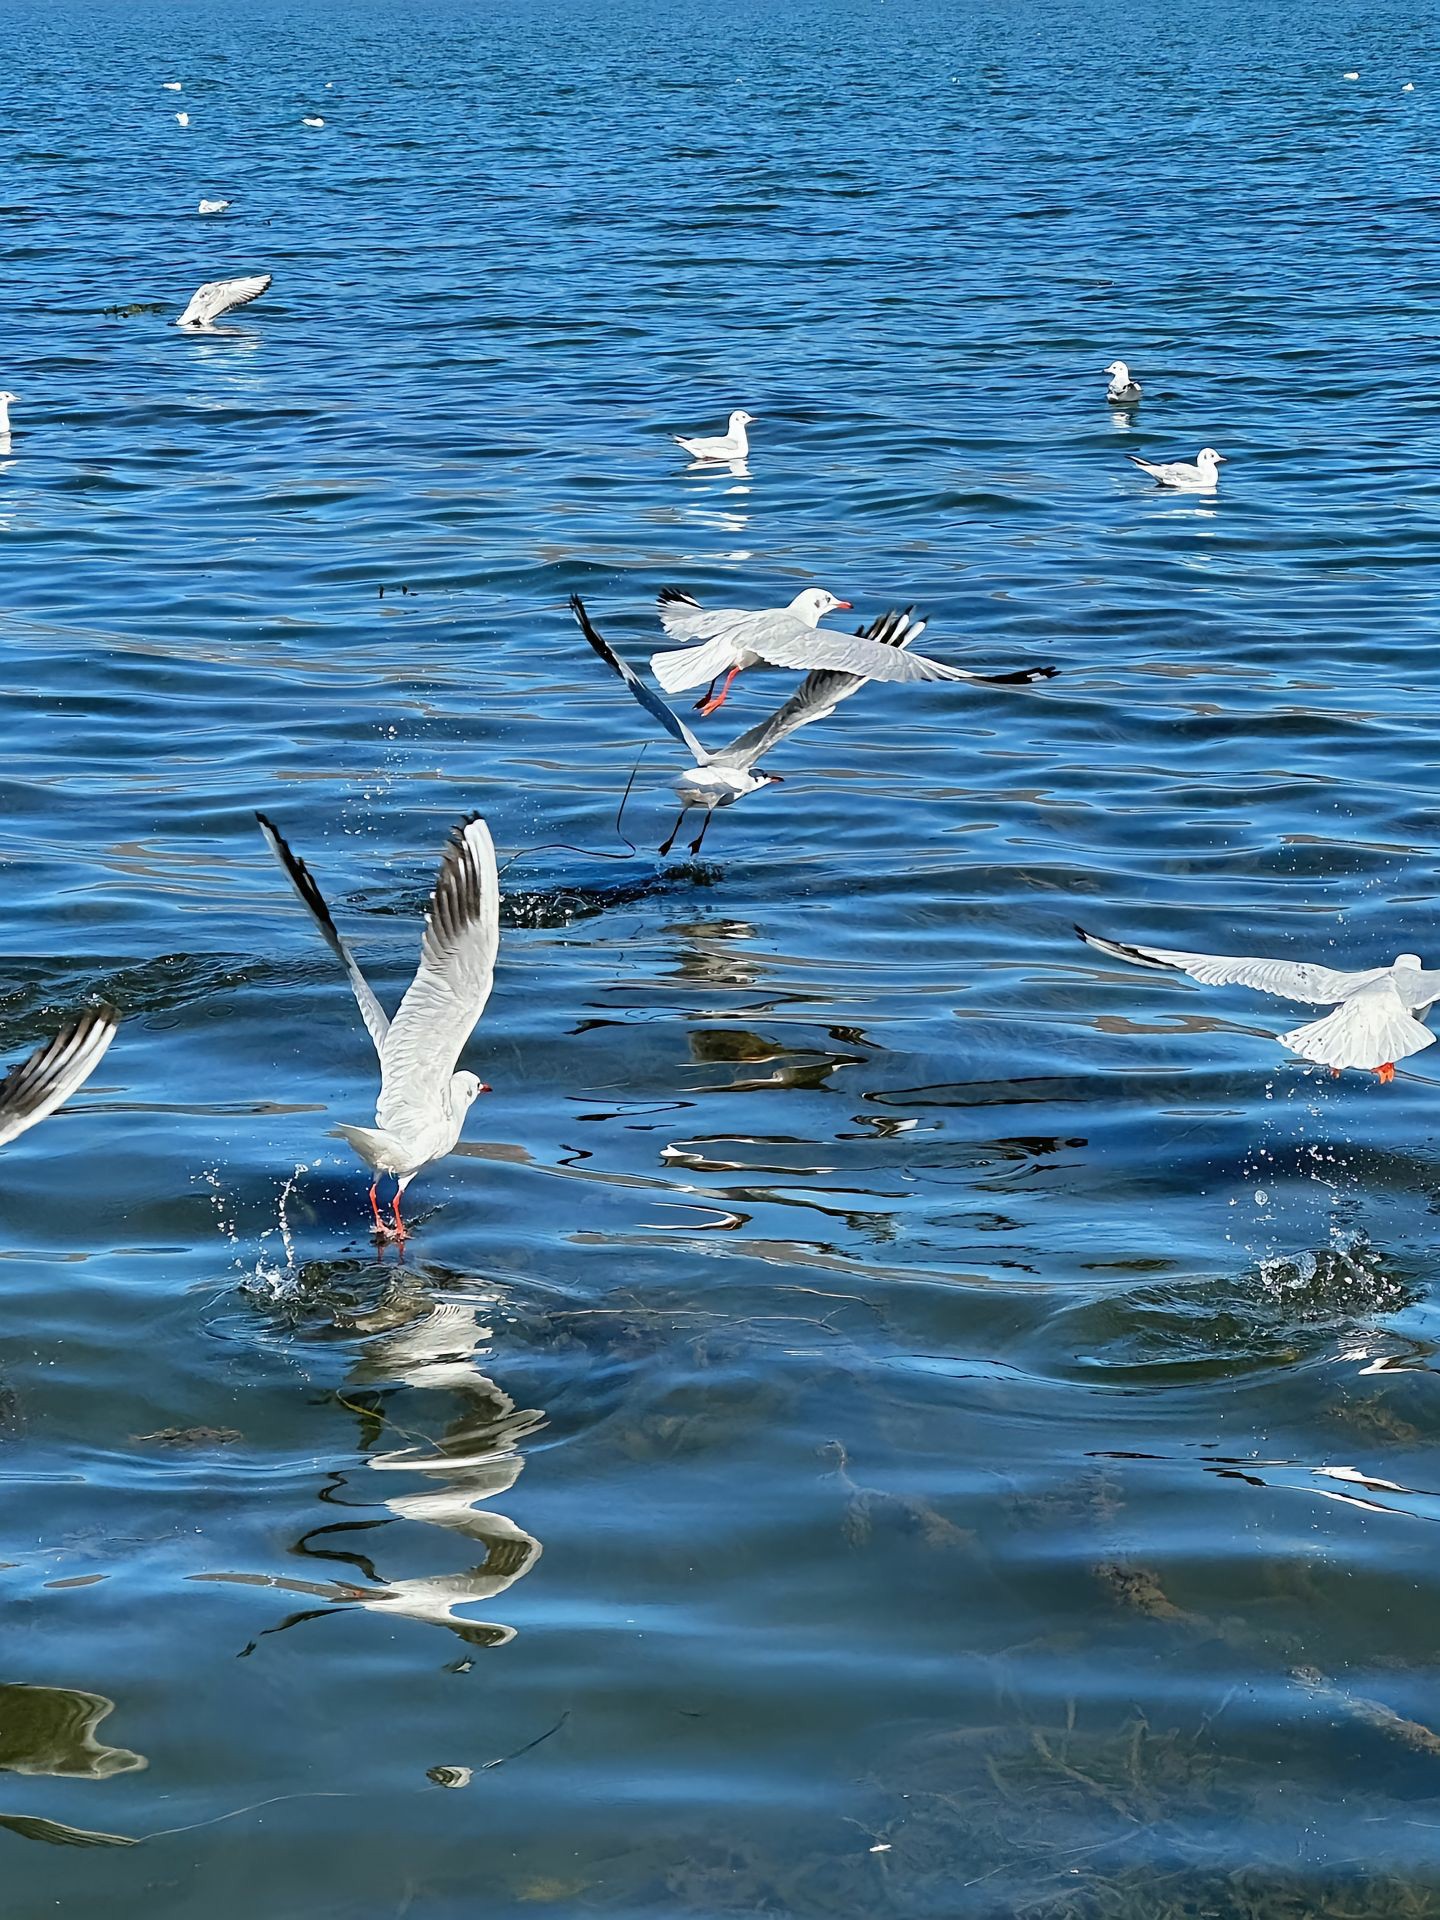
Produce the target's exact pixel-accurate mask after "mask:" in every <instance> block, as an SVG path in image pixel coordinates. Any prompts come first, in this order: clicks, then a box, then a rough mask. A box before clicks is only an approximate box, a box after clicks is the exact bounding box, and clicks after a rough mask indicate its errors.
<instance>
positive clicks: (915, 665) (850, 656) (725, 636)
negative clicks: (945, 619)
mask: <svg viewBox="0 0 1440 1920" xmlns="http://www.w3.org/2000/svg"><path fill="white" fill-rule="evenodd" d="M849 606H850V602H849V601H848V600H837V599H836V598H835V596H834V594H833V593H827V592H826V591H825V590H824V588H823V587H807V588H806V590H805V592H804V593H797V594H796V596H795V598H794V599H793V600H792V601H791V602H790V604H789V606H788V607H767V608H766V609H765V610H764V611H763V612H760V613H749V612H746V611H745V610H744V609H743V608H741V607H722V608H717V609H716V610H715V612H713V613H707V612H706V610H705V609H704V608H703V607H702V606H701V605H700V602H699V601H698V600H695V599H692V597H691V596H690V595H689V594H688V593H682V592H681V591H680V589H679V588H678V587H662V588H661V589H660V624H661V626H662V627H664V629H665V631H666V633H668V634H669V636H670V638H671V639H672V640H698V641H700V642H701V643H702V644H701V645H699V646H695V647H681V648H679V649H677V650H676V651H675V652H673V653H671V652H666V653H652V654H651V656H650V671H651V672H652V673H653V674H654V676H655V678H656V679H657V680H658V681H659V682H660V684H661V686H662V687H664V689H665V691H666V692H667V693H679V692H680V691H681V690H682V689H683V688H685V687H698V686H700V685H702V683H703V682H705V681H707V680H708V681H709V682H710V691H709V692H708V693H707V694H705V695H704V696H703V697H702V698H701V699H699V700H697V701H696V703H695V706H696V710H697V712H700V713H707V714H708V713H714V712H715V711H716V709H717V708H719V707H723V706H724V704H725V696H726V694H728V693H729V691H730V688H731V685H732V683H733V681H734V679H735V676H736V674H737V673H743V672H744V671H745V669H746V667H757V666H765V667H792V668H799V669H802V670H805V671H809V670H810V669H811V668H813V667H825V668H829V669H830V670H832V671H833V672H837V673H855V674H859V676H860V678H861V679H862V680H994V681H996V682H998V684H1000V685H1005V684H1007V683H1011V682H1017V681H1029V680H1032V679H1033V680H1048V679H1049V678H1050V677H1051V676H1052V675H1053V673H1054V672H1055V669H1054V668H1053V667H1039V668H1035V669H1034V670H1033V671H1032V670H1026V671H1022V672H1020V673H1014V674H1000V675H990V674H983V673H966V672H965V671H964V670H963V669H962V668H960V667H947V666H946V665H945V664H944V662H943V661H940V660H931V659H929V658H927V656H926V655H925V654H923V653H906V652H905V651H904V650H903V649H902V648H900V647H897V646H895V645H893V644H884V645H881V644H877V643H876V642H875V640H874V639H873V638H872V637H871V636H870V635H869V634H867V633H865V632H863V631H862V632H859V633H821V632H820V631H818V629H819V624H820V622H821V621H822V620H823V619H824V618H825V616H826V614H827V613H834V612H836V611H837V609H840V608H844V609H847V610H848V608H849ZM921 624H922V625H923V622H922V623H921ZM919 631H920V627H918V626H917V627H916V628H915V633H918V632H919ZM910 637H911V639H913V638H914V637H915V635H914V633H912V634H911V636H910ZM722 673H723V674H724V675H725V685H724V686H723V687H722V688H721V689H720V694H719V698H718V699H717V698H716V697H715V682H716V681H717V680H718V679H719V678H720V676H721V674H722Z"/></svg>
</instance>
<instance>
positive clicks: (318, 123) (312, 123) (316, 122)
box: [302, 113, 325, 127]
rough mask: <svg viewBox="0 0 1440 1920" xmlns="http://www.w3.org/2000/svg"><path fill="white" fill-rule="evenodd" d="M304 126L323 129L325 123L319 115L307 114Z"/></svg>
mask: <svg viewBox="0 0 1440 1920" xmlns="http://www.w3.org/2000/svg"><path fill="white" fill-rule="evenodd" d="M302 124H303V125H304V126H307V127H323V126H324V124H325V122H324V121H323V120H322V119H321V118H320V116H319V114H318V113H307V114H306V115H305V118H304V121H303V122H302Z"/></svg>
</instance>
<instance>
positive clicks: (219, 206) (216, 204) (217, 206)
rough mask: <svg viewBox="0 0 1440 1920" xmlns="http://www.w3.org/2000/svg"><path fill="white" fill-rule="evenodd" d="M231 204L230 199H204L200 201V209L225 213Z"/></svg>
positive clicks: (207, 211) (203, 211) (202, 211)
mask: <svg viewBox="0 0 1440 1920" xmlns="http://www.w3.org/2000/svg"><path fill="white" fill-rule="evenodd" d="M229 205H230V202H229V201H228V200H202V201H201V202H200V211H201V213H224V211H225V209H226V208H227V207H228V206H229Z"/></svg>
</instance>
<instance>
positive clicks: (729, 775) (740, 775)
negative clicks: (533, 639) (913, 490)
mask: <svg viewBox="0 0 1440 1920" xmlns="http://www.w3.org/2000/svg"><path fill="white" fill-rule="evenodd" d="M826 597H827V598H828V597H829V596H828V595H827V596H826ZM570 609H571V611H572V613H573V614H574V615H575V618H576V619H577V620H578V621H579V623H580V631H581V632H582V633H583V634H584V635H585V638H586V639H587V640H588V641H589V642H590V645H591V646H592V647H593V648H594V649H595V651H596V653H598V654H599V656H600V658H601V659H602V660H603V661H604V662H605V664H606V666H607V667H609V668H610V670H611V671H612V673H617V674H619V676H620V678H621V679H622V680H623V681H624V682H625V684H626V686H627V687H628V688H629V689H630V691H631V693H632V694H634V696H635V698H636V699H637V700H638V701H639V702H640V705H641V706H642V707H644V709H645V711H646V712H647V713H649V714H652V715H653V716H654V717H655V719H657V720H658V721H659V722H660V724H661V726H662V727H664V729H665V731H666V732H667V733H669V734H673V736H674V737H675V739H677V740H678V741H679V742H680V744H681V746H682V747H684V749H685V751H686V752H687V753H688V754H689V755H690V756H691V761H692V764H691V765H690V766H689V767H688V768H687V769H686V770H685V771H684V772H683V773H680V774H677V775H676V777H675V780H674V782H673V783H672V784H673V785H674V788H675V791H676V792H677V793H678V794H679V796H680V815H679V818H678V819H677V820H676V822H675V825H674V827H673V829H672V830H671V833H670V837H669V838H668V839H667V840H666V841H665V843H664V845H663V846H662V847H661V848H660V852H661V853H662V854H666V853H669V851H670V849H671V847H672V846H674V844H675V838H676V835H677V834H678V833H679V831H680V827H681V823H682V822H683V821H684V819H685V816H686V814H687V813H689V811H690V809H691V808H692V807H703V808H704V809H705V824H704V826H702V827H701V829H700V832H699V833H698V834H697V836H696V837H695V839H694V840H692V841H691V843H690V851H691V853H699V851H700V844H701V842H702V841H703V840H704V838H705V834H706V830H707V829H708V827H709V825H710V820H711V817H712V815H713V814H714V812H715V809H716V808H717V807H731V806H734V804H735V802H736V801H737V800H743V799H744V798H745V797H746V795H747V794H752V793H758V792H759V791H760V789H761V788H762V787H768V786H772V785H778V784H779V783H780V782H781V781H782V780H783V777H784V776H783V775H781V774H778V773H767V772H766V771H765V769H764V768H763V767H761V766H759V765H757V762H758V761H759V759H760V756H761V755H762V754H763V753H767V752H768V751H769V749H770V748H771V747H773V746H778V745H779V743H780V741H782V740H783V739H784V738H785V736H786V735H787V734H790V733H793V732H794V731H795V729H796V728H797V727H804V726H808V725H809V723H810V722H811V721H812V720H823V719H824V718H825V716H826V715H827V714H830V713H833V712H834V711H835V708H836V707H837V706H838V705H839V703H840V702H841V701H842V700H844V699H847V698H848V697H849V695H850V694H852V693H855V692H856V691H857V690H858V689H859V688H861V687H863V686H864V684H865V681H866V679H867V678H868V677H869V676H867V675H865V674H857V673H811V674H809V675H808V676H807V677H806V678H805V679H804V680H803V681H802V682H801V683H800V686H799V687H798V688H797V689H796V691H795V692H794V693H792V694H791V696H790V698H789V699H788V700H787V701H786V702H785V704H784V706H783V707H781V708H780V709H779V711H778V712H776V713H773V714H772V715H771V716H770V718H769V719H768V720H762V721H761V722H760V724H759V725H758V726H754V727H749V728H747V729H746V731H745V732H744V733H742V734H740V735H739V737H738V738H737V739H734V740H732V741H731V742H730V744H729V746H728V747H721V748H720V749H719V750H718V751H717V752H711V750H710V749H709V748H708V747H704V746H702V745H701V743H700V741H699V740H698V739H697V738H696V736H695V735H694V733H693V732H692V731H691V730H690V728H689V727H688V726H686V724H685V722H684V721H683V720H682V719H681V718H680V716H679V714H678V713H676V712H675V710H674V708H673V707H671V706H669V705H668V704H667V703H666V702H665V701H664V700H662V699H661V698H660V696H659V694H658V693H656V692H655V690H654V689H653V688H652V687H648V686H646V684H645V682H644V681H643V680H642V679H641V678H640V676H639V674H637V673H636V672H635V670H634V668H633V667H630V666H628V665H627V664H626V662H625V661H623V660H622V659H621V658H620V656H619V654H618V653H616V652H615V650H614V648H613V647H612V646H611V645H610V643H609V641H608V640H606V639H605V638H604V637H603V635H601V634H600V633H599V632H597V631H596V629H595V627H594V626H592V624H591V621H590V615H589V614H588V613H587V612H586V610H585V602H584V601H583V600H582V599H581V598H580V596H579V594H578V593H575V594H572V595H571V596H570ZM924 630H925V622H924V621H923V620H914V621H912V620H911V618H910V614H909V610H908V609H907V610H906V612H904V613H888V614H884V615H882V616H881V618H880V619H878V620H877V621H876V622H875V624H874V625H873V626H872V627H871V629H870V634H869V635H868V636H867V639H868V642H869V648H870V651H872V652H875V653H879V652H880V651H881V650H882V649H885V648H890V647H895V648H902V647H906V646H908V645H909V644H910V642H911V641H912V640H913V639H915V638H916V636H917V635H918V634H921V633H923V632H924ZM837 637H838V636H837ZM652 664H653V663H652Z"/></svg>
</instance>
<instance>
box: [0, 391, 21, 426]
mask: <svg viewBox="0 0 1440 1920" xmlns="http://www.w3.org/2000/svg"><path fill="white" fill-rule="evenodd" d="M19 398H20V396H19V394H18V393H0V433H8V432H9V431H10V406H11V402H12V401H15V400H18V399H19Z"/></svg>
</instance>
